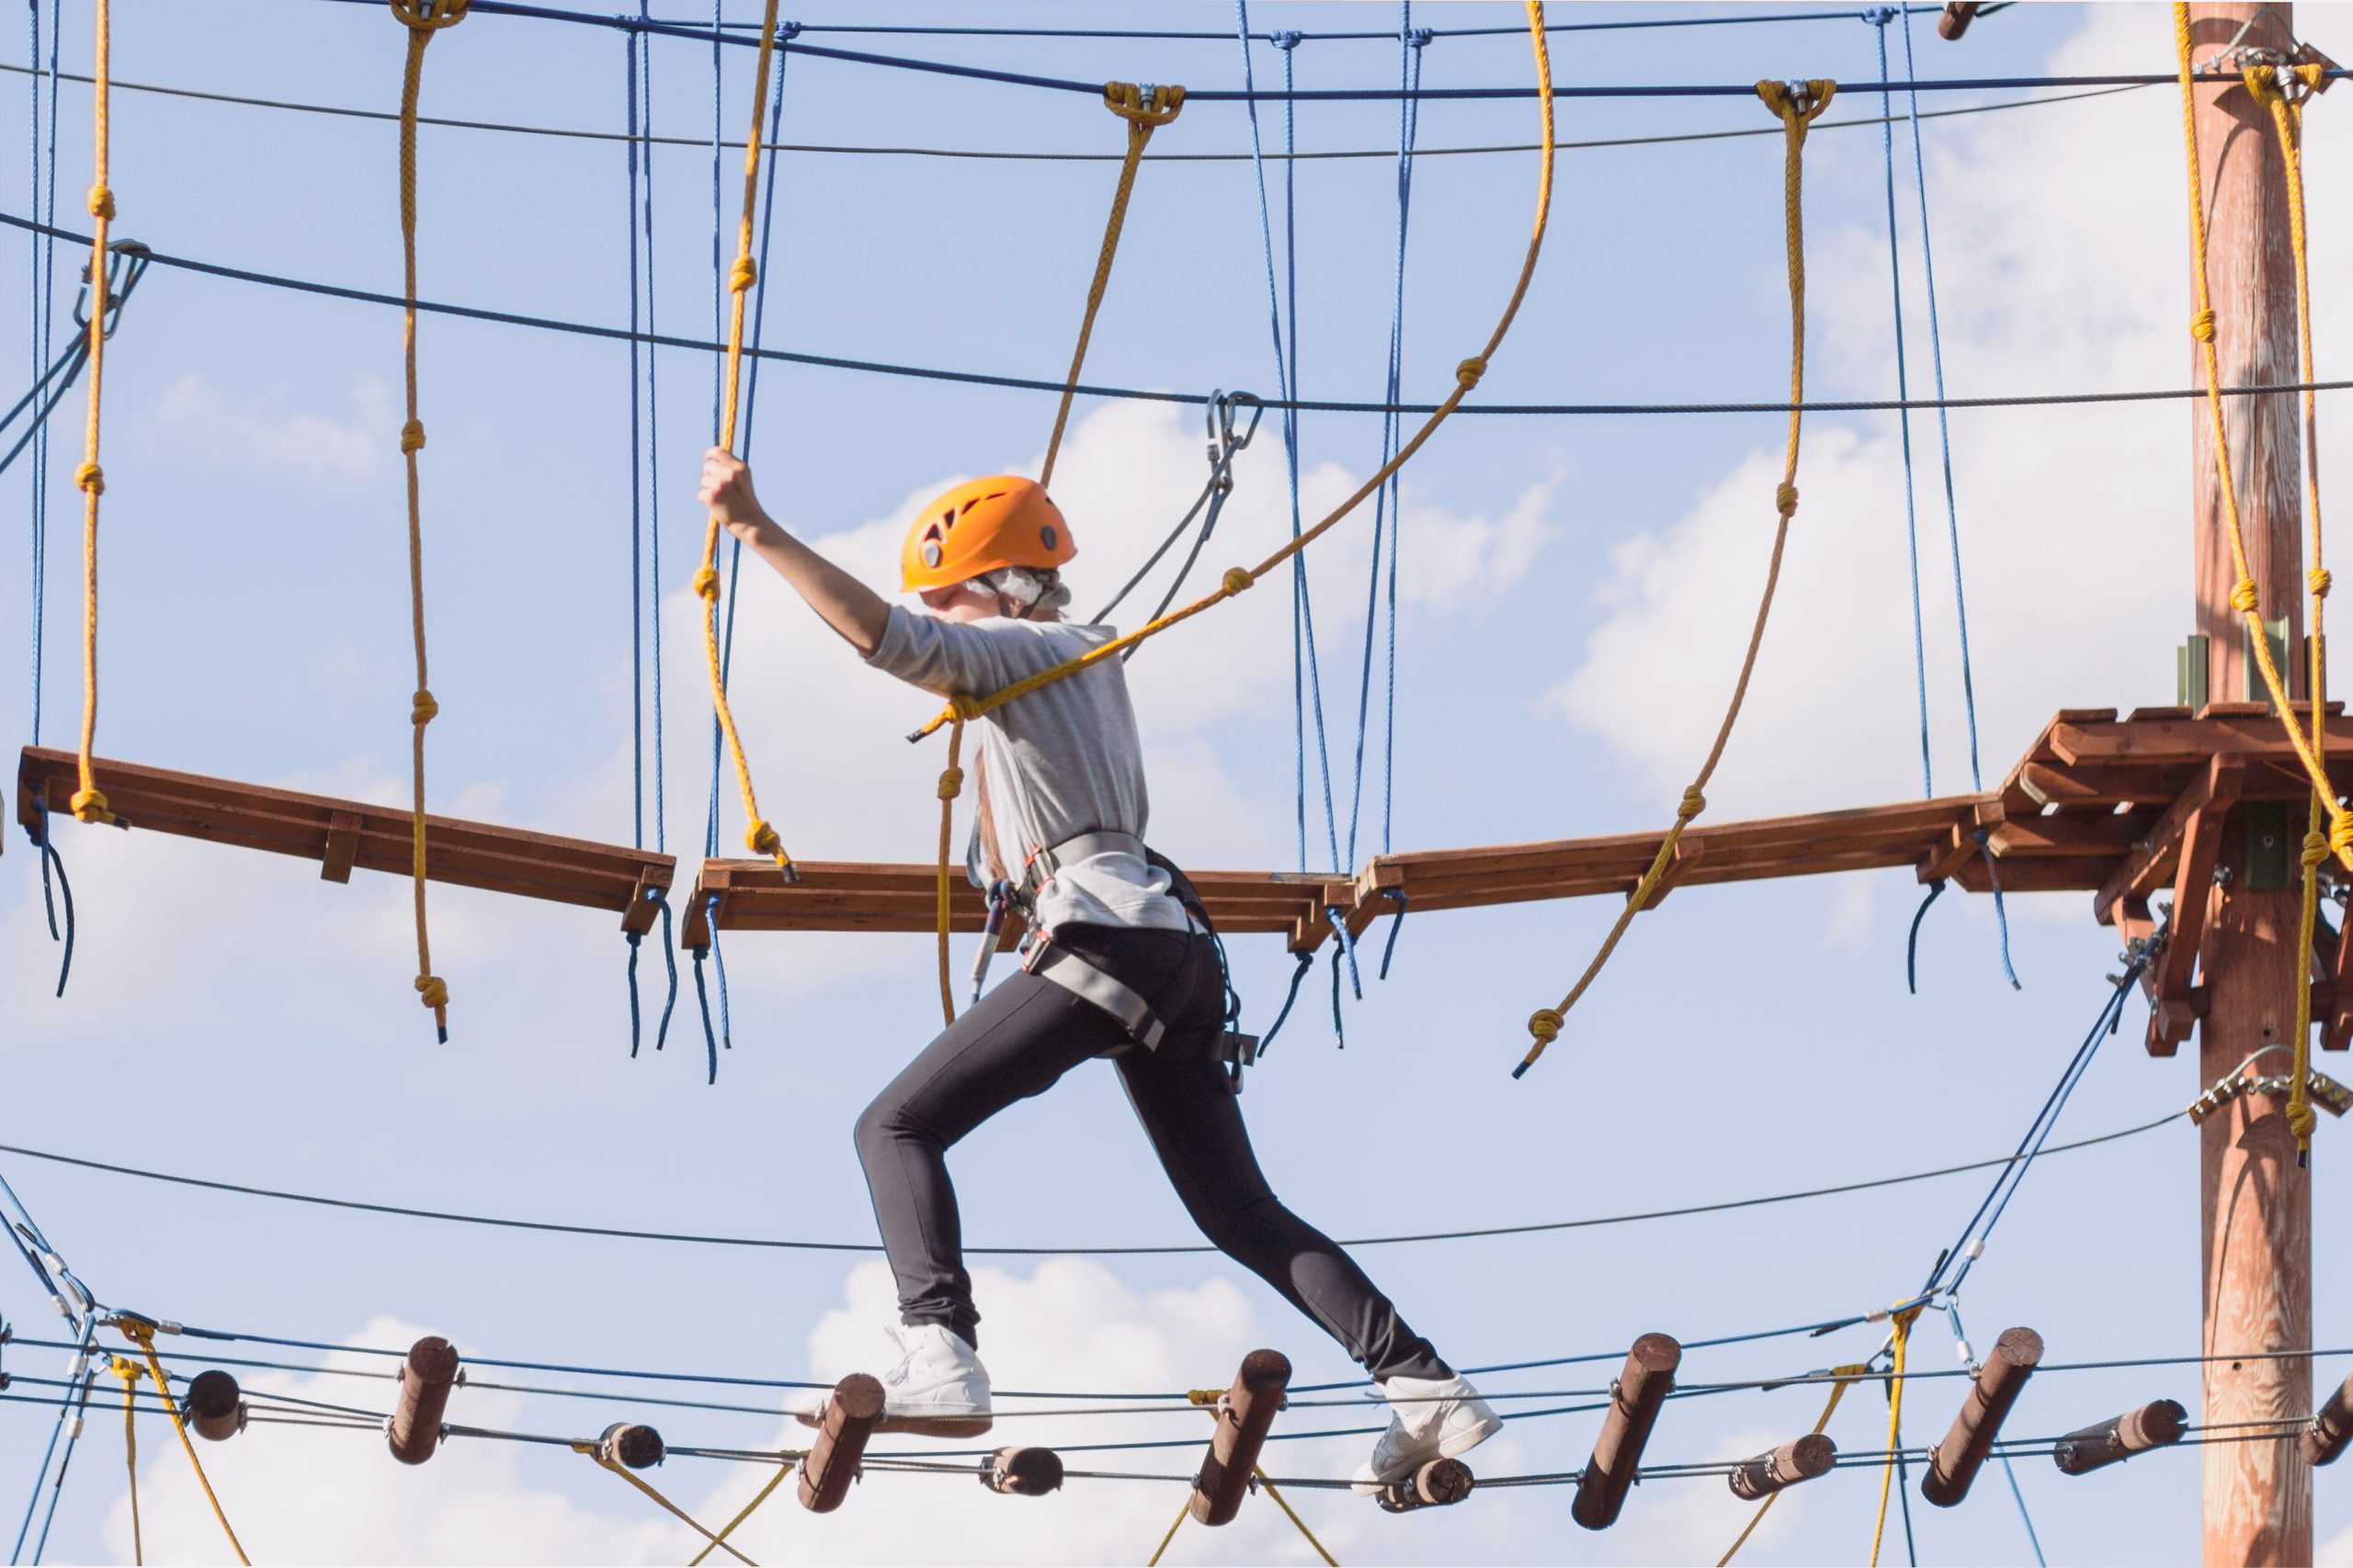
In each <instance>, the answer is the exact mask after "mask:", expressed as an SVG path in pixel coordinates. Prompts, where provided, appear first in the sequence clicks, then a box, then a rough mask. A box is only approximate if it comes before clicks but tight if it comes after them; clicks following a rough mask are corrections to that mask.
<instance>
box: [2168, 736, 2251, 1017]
mask: <svg viewBox="0 0 2353 1568" xmlns="http://www.w3.org/2000/svg"><path fill="white" fill-rule="evenodd" d="M2232 777H2233V776H2232V775H2231V774H2230V773H2229V772H2227V771H2226V770H2224V769H2223V768H2222V767H2221V766H2220V759H2217V761H2216V763H2215V765H2213V766H2212V767H2210V770H2209V773H2208V783H2207V790H2208V791H2209V795H2210V799H2209V801H2208V803H2207V804H2205V805H2204V806H2201V807H2200V809H2198V810H2196V811H2194V812H2190V813H2189V814H2188V818H2187V819H2186V820H2185V821H2184V824H2183V826H2182V830H2181V834H2180V840H2179V841H2180V852H2179V854H2178V855H2177V856H2176V858H2175V862H2174V880H2173V914H2172V916H2171V929H2170V930H2168V931H2167V932H2166V934H2165V947H2164V949H2162V950H2160V951H2159V952H2158V954H2157V959H2156V962H2155V964H2154V966H2153V968H2152V972H2153V973H2154V975H2155V976H2156V980H2155V983H2154V987H2153V988H2152V990H2151V997H2152V1000H2151V1004H2150V1013H2149V1030H2148V1037H2147V1044H2148V1049H2149V1054H2150V1055H2152V1056H2171V1055H2172V1054H2173V1053H2174V1050H2175V1048H2176V1047H2177V1046H2178V1045H2180V1043H2181V1042H2182V1041H2183V1040H2188V1038H2189V1031H2190V1029H2191V1028H2192V1027H2193V1026H2194V1025H2195V1024H2196V1023H2197V1021H2198V1017H2199V1015H2200V1011H2201V1010H2202V1009H2200V1008H2199V1007H2197V1006H2193V1005H2192V1000H2191V994H2190V982H2191V980H2192V979H2193V977H2194V976H2195V975H2196V973H2197V970H2198V949H2199V947H2200V944H2201V943H2202V942H2203V941H2204V940H2205V936H2206V912H2207V908H2208V906H2209V904H2210V903H2211V902H2212V901H2213V897H2214V863H2215V859H2216V858H2217V857H2218V856H2219V855H2220V854H2221V853H2222V824H2223V823H2224V821H2225V820H2226V819H2227V818H2228V815H2229V812H2230V807H2231V803H2230V801H2227V800H2217V799H2214V798H2212V797H2213V795H2214V794H2215V793H2216V792H2218V791H2224V790H2228V788H2229V787H2230V786H2229V785H2228V784H2227V783H2226V782H2225V780H2227V779H2229V778H2232Z"/></svg>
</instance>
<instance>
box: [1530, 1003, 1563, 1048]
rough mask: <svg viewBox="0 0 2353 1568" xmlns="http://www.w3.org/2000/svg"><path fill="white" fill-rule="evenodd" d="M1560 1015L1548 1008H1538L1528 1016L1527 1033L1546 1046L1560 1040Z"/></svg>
mask: <svg viewBox="0 0 2353 1568" xmlns="http://www.w3.org/2000/svg"><path fill="white" fill-rule="evenodd" d="M1561 1023H1562V1018H1561V1015H1560V1014H1558V1013H1556V1012H1554V1011H1553V1010H1552V1008H1550V1007H1539V1008H1538V1009H1537V1010H1536V1011H1535V1012H1534V1013H1531V1014H1530V1015H1529V1019H1528V1032H1529V1034H1531V1035H1533V1036H1534V1037H1535V1038H1536V1039H1537V1040H1540V1041H1542V1042H1543V1043H1544V1044H1546V1045H1550V1044H1552V1042H1553V1041H1554V1040H1558V1039H1560V1038H1561Z"/></svg>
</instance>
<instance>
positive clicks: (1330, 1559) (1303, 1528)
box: [1251, 1465, 1340, 1568]
mask: <svg viewBox="0 0 2353 1568" xmlns="http://www.w3.org/2000/svg"><path fill="white" fill-rule="evenodd" d="M1251 1473H1252V1474H1254V1475H1256V1477H1257V1478H1258V1484H1259V1486H1260V1487H1262V1488H1264V1489H1265V1491H1266V1494H1267V1496H1269V1497H1271V1498H1273V1499H1274V1500H1275V1506H1276V1507H1278V1508H1280V1509H1281V1510H1282V1511H1283V1517H1284V1518H1287V1519H1289V1520H1290V1522H1291V1523H1292V1524H1294V1525H1296V1526H1298V1527H1299V1533H1300V1534H1302V1535H1303V1536H1305V1537H1306V1538H1307V1544H1308V1545H1310V1546H1312V1547H1313V1548H1314V1549H1315V1555H1316V1556H1318V1557H1320V1558H1322V1559H1323V1560H1324V1562H1325V1564H1327V1568H1340V1560H1339V1559H1338V1558H1336V1557H1335V1556H1333V1555H1332V1554H1331V1553H1330V1552H1328V1551H1324V1543H1323V1542H1322V1541H1320V1540H1316V1539H1315V1532H1314V1531H1313V1530H1312V1529H1309V1528H1307V1521H1306V1520H1305V1519H1302V1518H1301V1517H1299V1515H1298V1514H1297V1513H1295V1512H1294V1511H1293V1510H1292V1508H1291V1506H1290V1504H1289V1503H1288V1502H1286V1501H1284V1499H1283V1494H1281V1493H1280V1492H1279V1491H1278V1490H1277V1489H1276V1487H1275V1483H1273V1482H1272V1481H1269V1480H1268V1479H1267V1471H1266V1467H1265V1466H1263V1465H1253V1466H1251Z"/></svg>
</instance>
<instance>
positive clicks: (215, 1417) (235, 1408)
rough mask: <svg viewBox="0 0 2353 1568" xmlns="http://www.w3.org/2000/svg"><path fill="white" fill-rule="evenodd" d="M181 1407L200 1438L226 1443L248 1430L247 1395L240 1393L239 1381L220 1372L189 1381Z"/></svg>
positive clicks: (218, 1370) (198, 1376)
mask: <svg viewBox="0 0 2353 1568" xmlns="http://www.w3.org/2000/svg"><path fill="white" fill-rule="evenodd" d="M180 1403H181V1406H182V1408H183V1409H185V1410H186V1411H187V1412H188V1425H189V1426H193V1427H195V1428H196V1435H197V1436H198V1437H203V1438H206V1439H208V1440H210V1441H211V1442H215V1443H225V1442H227V1441H228V1440H229V1439H230V1438H232V1437H235V1436H236V1435H237V1434H238V1433H240V1432H242V1431H244V1429H245V1400H244V1394H243V1393H241V1392H238V1389H237V1380H236V1379H234V1378H233V1377H231V1376H230V1375H229V1374H228V1373H226V1372H224V1371H222V1370H220V1369H218V1368H215V1369H212V1370H210V1371H204V1372H199V1373H197V1374H196V1376H195V1377H193V1378H191V1379H190V1380H188V1392H187V1393H186V1394H184V1395H182V1396H181V1399H180Z"/></svg>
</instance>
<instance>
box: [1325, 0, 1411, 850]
mask: <svg viewBox="0 0 2353 1568" xmlns="http://www.w3.org/2000/svg"><path fill="white" fill-rule="evenodd" d="M1429 38H1430V32H1429V29H1428V28H1421V29H1418V30H1416V29H1415V27H1414V7H1413V4H1412V0H1401V4H1400V5H1399V6H1398V21H1397V81H1398V85H1400V86H1401V87H1403V88H1405V89H1407V90H1408V91H1410V90H1412V89H1413V88H1415V87H1418V86H1419V85H1420V84H1421V79H1422V50H1423V48H1424V47H1425V46H1427V44H1428V42H1429ZM1420 108H1421V106H1420V105H1419V103H1417V102H1416V101H1415V99H1414V98H1412V97H1404V98H1401V99H1399V100H1398V104H1397V246H1396V260H1395V266H1394V269H1393V271H1392V282H1391V297H1390V305H1389V382H1388V387H1389V391H1388V394H1387V396H1386V398H1385V399H1384V400H1383V401H1385V402H1387V403H1395V402H1396V401H1397V398H1398V392H1399V387H1400V384H1401V381H1402V378H1403V375H1404V341H1405V229H1406V221H1407V218H1408V215H1409V214H1410V213H1411V211H1412V204H1413V191H1414V144H1415V137H1416V133H1417V130H1418V127H1419V124H1420V119H1421V115H1420ZM1403 431H1404V421H1402V420H1401V419H1400V418H1399V417H1398V416H1397V415H1394V414H1384V415H1381V464H1380V465H1379V466H1386V465H1387V464H1388V462H1389V460H1391V459H1392V458H1393V457H1395V456H1396V455H1397V443H1398V441H1399V440H1400V439H1402V438H1403ZM1398 485H1399V476H1398V475H1395V474H1392V475H1391V476H1390V478H1389V483H1386V484H1384V485H1383V486H1381V489H1380V490H1379V491H1378V492H1376V493H1375V494H1374V495H1373V498H1372V565H1371V569H1370V574H1369V580H1368V582H1367V583H1366V585H1365V607H1364V661H1363V665H1362V668H1361V673H1360V674H1359V676H1358V681H1357V754H1356V782H1355V784H1354V786H1353V787H1352V788H1351V789H1350V790H1349V794H1348V856H1347V862H1346V863H1347V864H1348V865H1350V866H1353V865H1355V864H1356V863H1357V819H1358V812H1359V810H1360V808H1361V807H1362V805H1363V803H1364V747H1365V734H1366V732H1367V731H1368V730H1369V729H1370V727H1371V710H1372V647H1373V638H1374V635H1375V634H1376V632H1377V631H1379V629H1380V622H1381V543H1382V539H1383V536H1384V532H1385V533H1386V534H1387V536H1388V544H1389V699H1388V715H1387V721H1386V733H1387V737H1388V739H1387V748H1386V753H1385V756H1384V757H1383V771H1382V778H1381V853H1382V854H1384V855H1385V854H1387V853H1388V852H1389V847H1390V843H1389V834H1390V824H1391V816H1392V802H1393V800H1394V790H1393V788H1392V786H1393V783H1394V777H1395V773H1396V761H1397V551H1398V545H1399V543H1400V542H1401V541H1400V540H1399V539H1398V537H1397V534H1396V529H1397V528H1399V527H1402V526H1403V523H1404V518H1403V517H1402V516H1400V514H1399V506H1400V498H1399V494H1398ZM1384 525H1386V527H1384Z"/></svg>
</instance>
